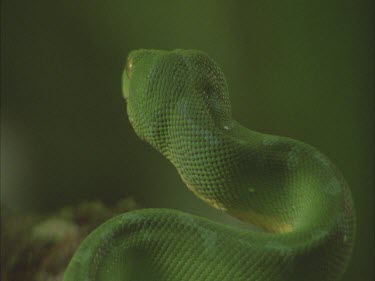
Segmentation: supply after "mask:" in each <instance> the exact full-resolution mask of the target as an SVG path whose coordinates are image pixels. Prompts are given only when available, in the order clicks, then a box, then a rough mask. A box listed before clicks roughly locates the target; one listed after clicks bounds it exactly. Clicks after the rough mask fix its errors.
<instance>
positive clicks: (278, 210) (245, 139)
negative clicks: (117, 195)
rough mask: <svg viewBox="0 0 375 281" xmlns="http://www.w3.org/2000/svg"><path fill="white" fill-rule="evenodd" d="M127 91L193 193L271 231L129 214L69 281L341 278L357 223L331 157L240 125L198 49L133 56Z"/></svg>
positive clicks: (159, 213)
mask: <svg viewBox="0 0 375 281" xmlns="http://www.w3.org/2000/svg"><path fill="white" fill-rule="evenodd" d="M123 93H124V97H125V99H126V102H127V112H128V115H129V119H130V122H131V124H132V126H133V128H134V130H135V132H136V133H137V135H138V136H139V137H140V138H142V139H143V140H145V141H146V142H148V143H150V144H151V145H152V146H154V147H155V148H156V149H157V150H159V151H160V152H161V153H162V154H163V155H165V156H166V157H167V158H168V159H169V160H170V161H171V162H172V163H173V165H174V166H175V167H176V169H177V171H178V172H179V174H180V175H181V178H182V180H183V181H184V182H185V183H186V185H187V187H188V188H189V189H190V190H191V191H193V192H194V193H195V194H196V195H197V196H198V197H199V198H201V199H202V200H204V201H206V202H207V203H208V204H210V205H211V206H213V207H215V208H217V209H220V210H222V211H223V212H227V213H228V214H230V215H232V216H234V217H236V218H238V219H240V220H242V221H244V222H246V223H251V224H255V225H257V226H258V227H260V228H262V229H263V230H264V231H250V230H248V229H242V228H235V227H233V226H228V225H221V224H218V223H215V222H212V221H209V220H207V219H204V218H200V217H196V216H192V215H189V214H185V213H182V212H179V211H175V210H165V209H145V210H140V211H135V212H130V213H127V214H123V215H120V216H117V217H115V218H113V219H111V220H109V221H108V222H106V223H104V224H103V225H101V226H100V227H99V228H98V229H96V230H95V231H94V232H93V233H92V234H91V235H89V236H88V237H87V238H86V239H85V240H84V242H83V243H82V244H81V246H80V247H79V249H78V250H77V252H76V254H75V256H74V257H73V259H72V261H71V262H70V265H69V267H68V269H67V271H66V274H65V277H64V280H65V281H73V280H74V281H81V280H87V281H88V280H90V281H93V280H97V281H99V280H105V281H144V280H154V281H159V280H160V281H214V280H215V281H216V280H222V281H245V280H246V281H247V280H249V281H293V280H306V281H308V280H310V281H316V280H319V281H329V280H339V278H340V276H341V275H342V273H343V272H344V270H345V268H346V266H347V263H348V260H349V258H350V254H351V251H352V248H353V244H354V232H355V217H354V211H353V207H352V199H351V195H350V190H349V188H348V186H347V184H346V182H345V180H344V179H343V177H342V175H341V173H340V172H339V171H338V170H337V169H336V168H335V166H334V165H333V164H332V163H331V162H330V161H329V160H328V159H327V158H326V157H325V156H324V155H323V154H321V153H320V152H318V151H317V150H316V149H315V148H313V147H311V146H309V145H307V144H304V143H302V142H299V141H296V140H292V139H289V138H284V137H278V136H271V135H265V134H261V133H257V132H254V131H251V130H249V129H247V128H245V127H243V126H241V125H240V124H239V123H238V122H237V121H235V120H234V119H233V118H232V116H231V107H230V102H229V97H228V87H227V83H226V81H225V78H224V75H223V74H222V72H221V70H220V69H219V67H218V66H217V65H216V64H215V63H214V62H213V61H212V60H211V59H210V58H209V57H208V56H207V55H206V54H205V53H203V52H200V51H195V50H175V51H171V52H167V51H156V50H138V51H133V52H132V53H131V54H130V55H129V57H128V61H127V65H126V69H125V71H124V74H123Z"/></svg>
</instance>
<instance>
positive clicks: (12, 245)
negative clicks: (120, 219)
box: [1, 197, 140, 281]
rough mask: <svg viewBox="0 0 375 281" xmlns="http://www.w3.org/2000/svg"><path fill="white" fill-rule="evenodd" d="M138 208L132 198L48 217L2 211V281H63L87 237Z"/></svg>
mask: <svg viewBox="0 0 375 281" xmlns="http://www.w3.org/2000/svg"><path fill="white" fill-rule="evenodd" d="M139 208H140V205H139V204H137V203H136V202H135V201H134V199H133V198H131V197H129V198H126V199H124V200H121V201H119V202H118V203H117V204H115V206H114V207H108V206H106V205H104V204H103V203H101V202H100V201H96V202H95V201H94V202H85V203H81V204H79V205H78V206H75V207H71V206H69V207H64V208H62V209H61V210H59V211H58V212H56V213H51V214H48V215H41V214H37V213H24V212H14V211H11V210H8V209H7V208H2V209H1V210H2V220H1V280H3V281H24V280H30V281H61V280H62V277H63V274H64V271H65V269H66V267H67V265H68V263H69V261H70V259H71V257H72V256H73V253H74V251H75V250H76V248H77V247H78V245H79V243H80V242H81V241H82V240H83V239H84V238H85V237H86V236H87V234H89V233H90V232H91V231H92V230H93V229H94V228H96V227H97V226H98V225H99V224H101V223H102V222H104V221H106V220H108V219H110V218H111V217H113V216H114V215H116V214H120V213H124V212H128V211H131V210H135V209H139Z"/></svg>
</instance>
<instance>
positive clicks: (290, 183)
mask: <svg viewBox="0 0 375 281" xmlns="http://www.w3.org/2000/svg"><path fill="white" fill-rule="evenodd" d="M176 116H177V117H176V118H175V119H174V120H171V121H170V124H173V126H169V127H168V133H167V134H165V138H164V139H163V142H159V144H161V143H162V145H157V146H156V148H157V149H158V150H160V151H161V152H162V153H163V154H164V155H165V156H166V157H167V158H168V159H169V160H170V161H171V162H172V163H173V165H174V166H175V167H176V168H177V170H178V172H179V174H180V176H181V178H182V180H183V181H184V182H185V184H186V185H187V187H188V188H189V189H190V190H191V191H192V192H194V194H195V195H197V196H198V197H199V198H200V199H202V200H204V201H205V202H207V203H208V204H210V205H211V206H212V207H214V208H216V209H219V210H222V211H224V212H227V213H228V214H230V215H232V216H234V217H236V218H238V219H240V220H241V221H244V222H246V223H251V224H255V225H257V226H258V227H260V228H262V229H264V230H265V231H268V232H273V233H289V232H311V229H318V230H319V231H321V230H322V229H325V230H327V229H331V228H332V227H333V226H334V224H335V221H336V220H337V214H338V213H339V212H340V210H341V209H342V206H341V205H340V202H342V201H343V200H342V196H343V192H342V189H343V188H344V187H343V186H344V185H345V183H344V182H343V180H342V179H341V177H340V175H338V174H337V172H336V170H335V169H334V168H333V167H332V164H331V163H330V162H329V161H328V160H327V159H326V158H325V157H324V156H323V155H321V154H320V153H318V152H317V151H316V150H315V149H314V148H312V147H311V146H308V145H306V144H303V143H300V142H297V141H294V140H291V139H287V138H282V137H276V136H270V135H264V134H260V133H257V132H254V131H251V130H249V129H247V128H245V127H243V126H241V125H240V124H239V123H238V122H236V121H235V120H233V119H231V120H220V122H207V123H203V124H202V123H197V122H194V121H195V120H197V119H199V118H194V117H192V118H190V119H189V118H186V116H184V117H183V118H179V117H178V115H176ZM309 171H314V174H320V178H318V179H316V176H315V175H313V174H312V173H311V172H309ZM306 194H307V195H308V196H306ZM306 198H308V199H306ZM317 206H319V207H318V208H317ZM307 222H308V223H307ZM327 231H328V230H327ZM319 235H320V234H319Z"/></svg>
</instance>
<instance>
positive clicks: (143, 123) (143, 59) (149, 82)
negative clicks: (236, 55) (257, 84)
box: [123, 50, 231, 150]
mask: <svg viewBox="0 0 375 281" xmlns="http://www.w3.org/2000/svg"><path fill="white" fill-rule="evenodd" d="M123 95H124V98H125V100H126V102H127V112H128V116H129V120H130V122H131V124H132V126H133V128H134V130H135V132H136V133H137V135H138V136H139V137H140V138H142V139H143V140H146V141H147V142H149V143H150V144H152V145H153V146H156V148H157V149H159V150H164V148H163V147H164V146H165V144H166V143H167V142H168V138H169V137H170V135H171V134H173V132H172V131H173V130H174V129H175V128H177V127H178V126H177V123H178V122H180V121H181V120H185V121H186V122H190V123H189V124H191V126H195V127H197V126H198V127H204V130H209V128H207V127H210V126H215V124H217V123H222V122H224V121H225V120H229V119H230V115H231V109H230V103H229V97H228V91H227V83H226V81H225V78H224V75H223V74H222V72H221V70H220V68H219V67H218V66H217V65H216V64H215V62H214V61H213V60H211V59H210V58H209V57H208V56H207V55H206V54H205V53H204V52H201V51H196V50H174V51H159V50H136V51H132V52H131V53H130V54H129V56H128V58H127V62H126V66H125V70H124V72H123ZM185 125H186V124H185ZM219 126H222V127H223V125H219Z"/></svg>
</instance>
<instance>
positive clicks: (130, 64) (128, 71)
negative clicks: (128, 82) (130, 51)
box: [125, 59, 133, 79]
mask: <svg viewBox="0 0 375 281" xmlns="http://www.w3.org/2000/svg"><path fill="white" fill-rule="evenodd" d="M132 68H133V60H132V59H128V61H127V62H126V67H125V71H126V76H127V77H128V78H129V79H130V76H131V71H132Z"/></svg>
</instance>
